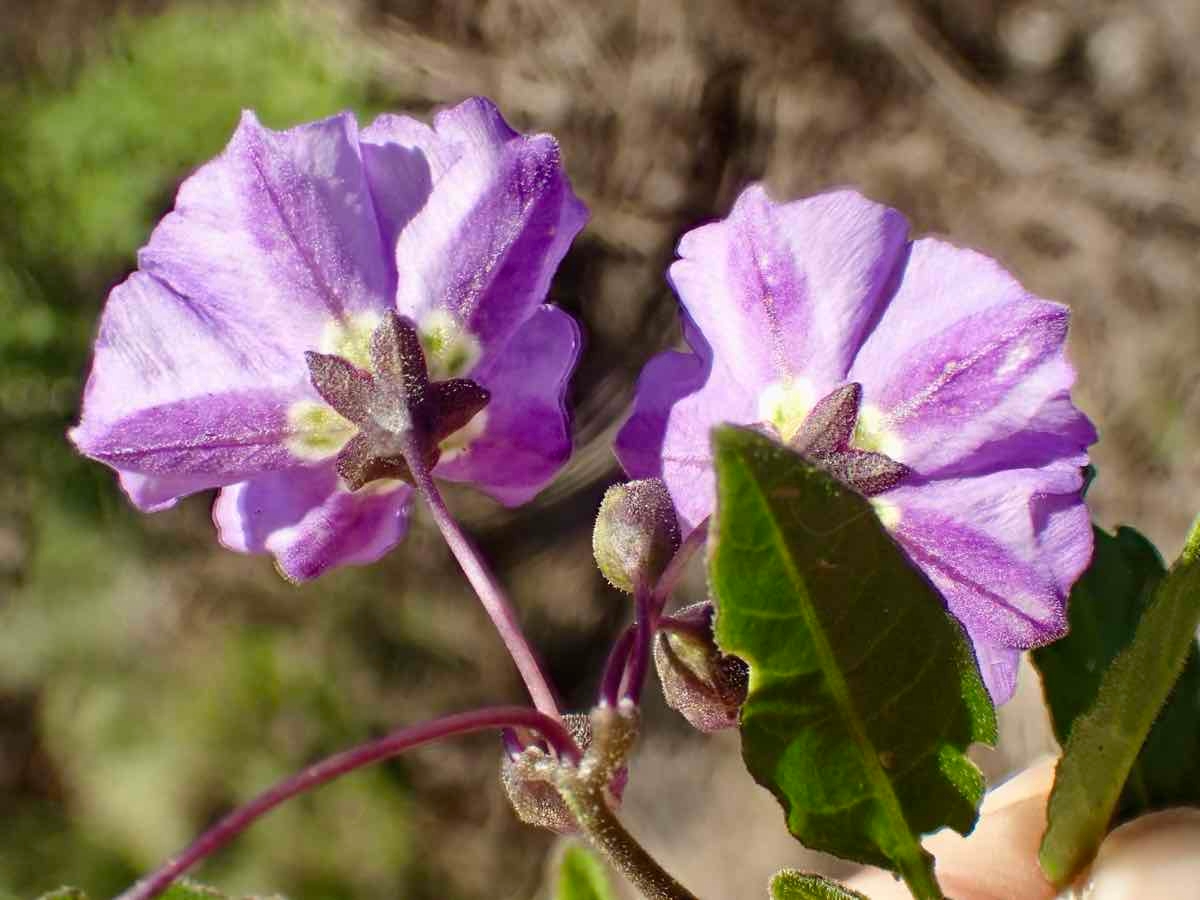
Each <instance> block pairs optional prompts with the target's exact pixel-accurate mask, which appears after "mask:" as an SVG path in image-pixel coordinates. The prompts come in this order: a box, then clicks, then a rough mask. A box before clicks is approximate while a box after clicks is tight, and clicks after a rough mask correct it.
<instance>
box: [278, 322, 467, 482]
mask: <svg viewBox="0 0 1200 900" xmlns="http://www.w3.org/2000/svg"><path fill="white" fill-rule="evenodd" d="M436 324H437V323H435V325H436ZM439 330H440V333H441V335H442V338H441V342H440V344H439V343H437V342H435V349H438V350H441V351H447V349H448V348H449V349H450V350H454V351H455V352H453V353H449V354H448V353H446V352H443V354H442V359H443V361H446V360H447V359H449V361H450V363H451V364H452V365H453V366H454V367H456V368H457V367H460V366H462V365H470V364H471V362H473V360H470V359H469V356H470V354H469V353H468V352H464V351H463V349H462V348H464V347H465V348H466V349H467V350H469V349H470V344H464V343H463V342H462V341H461V340H458V339H457V337H456V335H454V334H450V335H449V336H448V335H447V331H446V323H444V322H443V323H441V324H440V325H438V327H437V328H435V331H439ZM462 331H465V329H462ZM423 336H424V335H423V333H422V332H421V330H420V329H418V328H417V326H416V325H415V324H414V323H413V322H412V321H411V320H409V319H406V318H403V317H402V316H399V315H397V314H395V313H389V314H388V315H386V316H364V317H358V318H355V319H352V320H350V321H349V322H348V323H346V324H345V325H342V324H339V325H337V326H334V327H332V328H327V329H326V332H325V334H324V335H323V336H322V342H321V346H322V348H323V349H327V350H328V351H337V352H320V353H318V352H309V353H307V354H306V358H307V360H308V369H309V377H310V379H311V381H312V384H313V387H315V388H316V390H317V393H318V394H320V396H321V399H322V400H324V401H325V402H324V403H317V402H313V401H308V400H305V401H301V402H299V403H296V404H293V406H292V408H291V409H290V410H289V411H288V421H289V425H290V426H291V430H292V433H291V435H290V436H289V438H288V449H289V450H290V451H291V452H292V453H293V454H294V455H296V456H297V457H299V458H300V459H304V460H308V461H318V460H323V459H328V458H329V457H331V456H336V457H337V470H338V474H339V475H340V476H341V477H342V479H343V481H344V482H345V483H346V484H347V485H348V486H349V487H350V488H351V490H359V489H361V488H363V487H365V486H367V485H371V486H372V489H375V488H379V487H381V486H382V487H383V488H387V487H394V486H397V485H398V484H399V482H400V481H412V471H411V470H410V468H409V465H410V463H411V464H412V465H413V466H416V465H418V461H419V464H420V465H421V466H422V467H429V468H432V467H433V466H435V465H436V464H437V463H438V461H439V460H440V459H441V457H442V454H443V452H444V451H448V452H450V453H453V454H454V455H457V454H459V453H462V452H463V451H464V450H465V449H466V448H467V446H468V445H469V444H470V442H471V441H472V440H473V439H474V438H476V437H478V436H479V434H480V433H482V431H483V427H484V420H483V419H482V417H481V416H480V415H479V414H480V413H481V412H482V411H483V408H484V406H486V404H487V402H488V392H487V391H486V390H484V389H483V388H481V387H480V386H479V385H478V384H476V383H475V382H473V381H470V380H469V379H466V378H448V379H441V380H436V381H435V380H432V379H431V378H430V372H429V368H428V364H427V362H426V353H425V349H424V346H423V344H424V341H423ZM467 338H468V340H470V341H473V338H470V336H469V335H468V336H467ZM455 348H458V349H457V350H456V349H455Z"/></svg>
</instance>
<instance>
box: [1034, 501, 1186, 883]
mask: <svg viewBox="0 0 1200 900" xmlns="http://www.w3.org/2000/svg"><path fill="white" fill-rule="evenodd" d="M1197 626H1200V520H1198V521H1197V522H1196V524H1195V525H1193V526H1192V532H1191V534H1190V535H1189V537H1188V541H1187V545H1186V546H1185V547H1184V550H1183V553H1182V554H1181V555H1180V557H1179V559H1178V560H1176V562H1175V565H1173V566H1172V567H1171V571H1170V572H1168V573H1167V575H1166V577H1165V578H1163V579H1162V580H1161V581H1160V582H1159V583H1158V586H1157V588H1156V589H1155V590H1154V595H1153V599H1152V601H1151V602H1150V604H1149V606H1147V607H1146V609H1145V610H1144V612H1142V614H1141V616H1140V619H1139V620H1138V623H1137V628H1136V630H1135V631H1134V634H1133V638H1132V639H1131V640H1130V641H1129V644H1128V646H1126V647H1125V648H1124V649H1123V650H1121V651H1120V653H1119V654H1118V655H1117V657H1116V659H1115V661H1114V662H1113V663H1112V665H1111V666H1109V667H1108V668H1107V670H1106V671H1105V672H1104V674H1103V676H1102V677H1101V679H1100V684H1099V688H1098V690H1097V692H1096V697H1095V700H1094V702H1093V703H1091V704H1090V705H1089V706H1088V708H1087V711H1086V712H1083V713H1082V714H1081V715H1079V716H1078V718H1076V719H1075V720H1074V723H1073V724H1072V725H1071V728H1070V733H1069V735H1068V737H1067V743H1066V746H1065V747H1064V749H1063V756H1062V759H1061V760H1060V761H1059V764H1058V772H1057V775H1056V777H1055V781H1054V789H1053V791H1051V793H1050V804H1049V808H1048V810H1047V819H1048V825H1047V828H1046V834H1045V836H1044V837H1043V839H1042V847H1041V852H1040V854H1039V858H1040V860H1041V864H1042V869H1043V870H1044V871H1045V873H1046V875H1047V876H1048V877H1049V878H1050V880H1051V881H1053V882H1054V883H1055V884H1059V885H1063V884H1066V883H1067V882H1069V881H1070V880H1071V879H1072V878H1073V877H1074V876H1075V875H1076V874H1077V873H1078V872H1079V871H1080V870H1081V869H1082V868H1083V867H1084V866H1085V865H1086V864H1087V862H1088V860H1090V859H1091V858H1092V856H1093V855H1094V854H1095V852H1096V848H1097V847H1098V846H1099V844H1100V841H1101V840H1102V839H1103V837H1104V834H1105V832H1106V831H1107V829H1108V827H1109V824H1110V823H1111V821H1112V818H1113V815H1114V814H1115V813H1116V811H1117V809H1118V805H1119V803H1120V802H1121V797H1122V791H1123V790H1124V789H1125V788H1126V784H1127V781H1128V782H1129V785H1130V788H1129V789H1130V790H1131V791H1133V792H1135V795H1136V792H1139V791H1141V790H1142V789H1143V787H1144V784H1143V785H1141V786H1139V783H1138V782H1139V781H1140V780H1144V779H1146V778H1149V779H1157V777H1158V776H1157V774H1156V773H1152V772H1150V765H1152V764H1153V765H1160V764H1164V763H1161V762H1159V760H1170V759H1173V758H1174V757H1175V756H1176V755H1177V754H1179V753H1180V749H1179V748H1172V747H1169V746H1165V745H1164V744H1166V743H1169V739H1168V737H1166V736H1160V737H1158V738H1157V739H1156V743H1155V744H1147V743H1146V742H1147V737H1148V736H1149V735H1150V731H1151V726H1152V725H1153V724H1154V721H1155V718H1156V717H1158V714H1159V710H1160V709H1162V708H1163V704H1164V701H1166V699H1167V696H1168V695H1169V694H1170V692H1171V689H1172V688H1173V687H1174V686H1175V685H1176V683H1177V681H1179V680H1180V676H1181V675H1183V676H1184V677H1185V680H1187V681H1188V682H1189V684H1187V685H1181V688H1184V690H1181V691H1180V694H1179V696H1180V698H1181V699H1179V700H1178V701H1177V702H1178V703H1179V704H1182V706H1181V707H1180V708H1179V709H1174V707H1176V703H1172V704H1171V707H1170V708H1168V709H1167V710H1166V713H1165V714H1164V716H1163V718H1162V720H1161V721H1162V722H1163V723H1165V724H1164V727H1165V728H1167V729H1174V728H1177V727H1178V728H1180V729H1181V732H1180V733H1181V734H1184V735H1188V734H1190V735H1191V736H1192V737H1191V739H1193V740H1194V739H1195V730H1194V729H1195V728H1196V704H1197V696H1196V695H1197V691H1196V684H1195V679H1196V675H1195V674H1187V672H1186V671H1185V670H1186V669H1187V667H1188V666H1189V665H1194V664H1192V663H1189V660H1190V659H1194V655H1195V652H1196V641H1195V637H1194V636H1195V634H1196V628H1197ZM1192 672H1193V673H1194V668H1193V669H1192ZM1188 691H1190V692H1191V696H1187V692H1188ZM1176 717H1178V719H1176ZM1143 745H1145V746H1146V752H1147V753H1149V754H1151V756H1150V757H1149V759H1147V758H1145V757H1144V758H1143V761H1145V762H1146V763H1147V764H1146V765H1143V766H1141V767H1140V768H1139V767H1138V766H1137V763H1138V757H1139V754H1140V753H1141V752H1143ZM1188 752H1189V750H1188V748H1187V747H1186V746H1185V747H1184V748H1183V749H1182V753H1183V754H1184V756H1183V757H1182V758H1183V759H1184V760H1185V762H1183V763H1182V766H1183V768H1184V770H1185V771H1186V770H1187V769H1188V768H1190V766H1194V765H1195V764H1196V763H1195V758H1194V756H1193V757H1192V758H1191V759H1190V760H1189V759H1188V758H1187V756H1186V754H1187V753H1188ZM1191 752H1193V753H1194V751H1191ZM1150 760H1153V761H1154V762H1153V763H1151V761H1150ZM1131 774H1135V779H1134V780H1133V781H1129V779H1130V775H1131ZM1163 774H1164V775H1165V776H1166V777H1167V778H1170V777H1171V775H1172V773H1163ZM1155 783H1157V782H1155Z"/></svg>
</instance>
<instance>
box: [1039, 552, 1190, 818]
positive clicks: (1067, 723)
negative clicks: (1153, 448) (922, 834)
mask: <svg viewBox="0 0 1200 900" xmlns="http://www.w3.org/2000/svg"><path fill="white" fill-rule="evenodd" d="M1094 532H1095V541H1096V551H1095V554H1094V556H1093V557H1092V564H1091V566H1089V567H1088V570H1087V571H1086V572H1085V573H1084V574H1083V577H1082V578H1080V579H1079V581H1078V582H1077V583H1076V585H1075V587H1074V588H1073V589H1072V591H1071V602H1070V604H1069V605H1068V608H1067V609H1068V614H1069V616H1070V625H1071V630H1070V632H1069V633H1068V634H1067V636H1066V637H1065V638H1063V639H1062V640H1060V641H1056V642H1055V643H1053V644H1051V645H1050V646H1048V647H1043V648H1041V649H1039V650H1035V651H1034V652H1033V662H1034V664H1035V665H1036V666H1037V667H1038V669H1039V671H1040V672H1041V673H1042V685H1043V689H1044V691H1045V694H1046V703H1047V704H1048V706H1049V707H1050V715H1051V718H1052V720H1053V722H1054V733H1055V736H1056V737H1057V738H1058V741H1059V743H1060V744H1062V745H1063V746H1066V744H1067V740H1068V737H1069V735H1070V733H1071V728H1072V726H1073V724H1074V723H1075V720H1076V719H1077V718H1078V717H1079V716H1081V715H1083V714H1084V713H1085V712H1087V711H1088V710H1089V709H1090V708H1091V707H1092V706H1093V705H1094V704H1095V702H1096V696H1097V694H1098V693H1099V690H1100V680H1101V679H1102V678H1103V676H1104V673H1105V672H1107V671H1108V667H1109V666H1110V665H1111V664H1112V661H1113V660H1114V659H1115V658H1116V656H1117V654H1118V653H1120V652H1121V650H1123V649H1124V648H1125V646H1126V645H1127V644H1128V643H1129V641H1130V639H1131V638H1132V637H1133V633H1134V630H1135V629H1136V628H1137V624H1138V620H1139V619H1140V618H1141V616H1142V614H1143V613H1144V612H1145V611H1146V608H1147V606H1149V604H1150V600H1151V599H1152V598H1153V596H1154V589H1155V588H1156V587H1157V586H1158V584H1159V582H1160V581H1161V580H1162V578H1163V576H1164V575H1166V568H1165V566H1163V563H1162V558H1161V557H1160V556H1159V555H1158V551H1157V550H1155V548H1154V545H1153V544H1151V543H1150V541H1148V540H1147V539H1146V538H1145V537H1143V536H1142V535H1141V534H1139V533H1138V532H1137V531H1135V530H1134V529H1132V528H1118V529H1117V531H1116V534H1114V535H1110V534H1108V533H1106V532H1104V531H1103V530H1101V529H1099V528H1096V529H1094ZM1179 804H1190V805H1200V653H1198V652H1197V648H1196V645H1195V644H1194V643H1193V645H1192V649H1191V651H1190V652H1189V653H1188V655H1187V661H1186V663H1185V664H1184V668H1183V674H1182V675H1181V676H1180V678H1179V680H1178V682H1177V683H1176V685H1175V689H1174V691H1173V692H1172V694H1171V696H1170V699H1168V701H1167V703H1166V705H1165V706H1164V707H1163V709H1162V711H1161V712H1160V713H1159V715H1158V718H1157V719H1156V720H1155V723H1154V726H1153V727H1152V728H1151V730H1150V734H1149V736H1148V737H1147V738H1146V742H1145V744H1144V745H1143V746H1142V749H1141V752H1140V753H1139V754H1138V757H1137V760H1136V761H1135V762H1134V764H1133V768H1132V769H1131V770H1130V773H1129V777H1128V778H1127V779H1126V782H1125V788H1124V790H1123V791H1122V792H1121V797H1120V800H1119V801H1118V803H1117V810H1116V819H1115V822H1116V823H1120V822H1124V821H1128V820H1129V819H1132V818H1135V817H1136V816H1139V815H1141V814H1143V813H1146V812H1149V811H1151V810H1155V809H1163V808H1165V807H1168V806H1174V805H1179Z"/></svg>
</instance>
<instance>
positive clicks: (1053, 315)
mask: <svg viewBox="0 0 1200 900" xmlns="http://www.w3.org/2000/svg"><path fill="white" fill-rule="evenodd" d="M907 233H908V223H907V222H906V221H905V219H904V217H903V216H901V215H900V214H899V213H898V212H896V211H895V210H892V209H888V208H886V207H884V206H880V205H878V204H876V203H872V202H870V201H869V200H866V199H865V198H863V197H862V196H860V195H859V194H857V193H854V192H852V191H836V192H833V193H828V194H822V195H820V196H817V197H812V198H809V199H807V200H800V201H797V202H794V203H784V204H778V203H774V202H772V201H771V200H770V199H769V198H768V197H767V195H766V193H765V192H764V191H763V189H762V188H761V187H757V186H755V187H751V188H749V189H748V190H747V191H746V192H745V193H743V194H742V196H741V197H740V198H739V199H738V201H737V203H736V205H735V206H734V209H733V212H732V213H731V214H730V216H729V218H728V219H725V220H724V221H720V222H715V223H713V224H711V225H705V226H703V227H701V228H697V229H695V230H694V231H691V232H689V233H688V234H686V235H685V236H684V237H683V240H682V241H681V242H680V244H679V255H680V257H681V258H680V259H679V260H678V261H677V262H675V263H674V264H673V265H672V266H671V270H670V278H671V281H672V283H673V285H674V287H675V290H676V292H677V293H678V294H679V296H680V298H681V300H682V303H683V307H684V311H683V321H684V335H685V337H686V339H687V342H688V344H689V345H690V346H691V348H692V351H693V352H692V353H673V352H671V353H663V354H661V355H660V356H658V357H656V358H654V359H653V360H651V361H650V363H649V364H648V365H647V366H646V368H645V370H644V371H643V373H642V376H641V379H640V380H639V382H638V391H637V400H636V404H635V408H634V412H633V414H632V416H631V417H630V419H629V420H628V422H626V424H625V425H624V427H623V428H622V430H621V432H620V434H619V435H618V437H617V442H616V451H617V455H618V457H619V458H620V460H621V463H622V465H623V466H624V467H625V469H626V471H627V472H628V473H629V475H630V476H631V477H634V478H647V477H653V476H658V477H661V478H662V479H663V480H664V481H666V483H667V486H668V488H669V490H670V492H671V495H672V497H673V498H674V500H675V504H676V507H677V510H678V513H679V516H680V519H681V522H682V524H683V526H684V529H685V531H686V530H690V528H692V527H693V526H695V525H696V524H697V523H698V522H700V521H701V520H702V519H703V518H704V517H705V516H707V515H708V514H709V513H710V512H711V510H712V508H713V502H714V475H713V468H712V458H711V452H710V449H709V432H710V430H711V429H712V427H713V426H714V425H716V424H718V423H721V422H733V423H738V424H752V423H758V424H761V425H763V426H764V427H767V428H769V429H771V430H772V431H773V432H774V433H775V434H777V435H778V436H779V438H780V439H781V440H783V441H785V442H788V443H790V444H791V445H792V446H794V447H796V448H797V449H799V450H801V451H802V452H804V453H805V454H806V455H808V456H809V457H810V458H811V459H813V460H814V461H816V462H818V463H820V464H823V465H824V466H825V467H826V468H827V469H829V470H830V471H831V472H833V473H834V474H836V475H838V476H839V477H840V478H842V480H843V481H846V482H847V483H849V484H850V485H851V486H853V487H855V488H857V489H858V490H859V491H861V492H862V493H863V494H865V495H867V496H869V497H871V498H872V500H873V502H874V504H875V506H876V509H877V510H878V512H879V515H880V518H881V520H882V521H883V522H884V524H885V525H886V526H887V527H888V528H889V530H890V531H891V533H892V534H893V536H894V537H895V538H896V540H897V541H898V542H899V543H900V545H901V546H902V547H903V548H904V549H905V550H906V551H907V553H908V554H909V556H910V557H911V558H912V560H913V561H914V562H915V563H916V564H917V565H918V566H919V567H920V568H921V569H922V570H923V571H924V572H925V573H926V575H927V576H928V577H929V578H930V579H931V580H932V582H933V583H934V584H935V585H936V586H937V587H938V589H939V590H940V591H941V592H942V594H943V596H944V597H945V599H946V602H947V604H948V606H949V609H950V611H951V612H952V613H953V614H954V615H955V616H956V617H957V618H958V619H959V621H961V622H962V624H963V625H964V627H965V628H966V629H967V632H968V634H969V635H970V637H971V639H972V641H973V642H974V645H975V651H976V654H977V657H978V659H979V663H980V667H981V669H982V672H983V676H984V680H985V681H986V683H987V685H988V688H989V690H990V691H991V693H992V696H993V698H994V699H995V700H996V701H997V702H1003V701H1005V700H1007V699H1008V698H1009V697H1010V696H1011V695H1012V692H1013V689H1014V687H1015V681H1016V669H1017V662H1018V659H1019V656H1020V651H1021V650H1022V649H1025V648H1029V647H1035V646H1039V645H1041V644H1045V643H1048V642H1050V641H1052V640H1055V639H1056V638H1058V637H1061V636H1062V635H1063V633H1064V632H1065V631H1066V627H1067V624H1066V615H1065V604H1066V596H1067V593H1068V591H1069V590H1070V587H1071V584H1072V583H1073V582H1074V581H1075V579H1076V578H1077V577H1078V576H1079V574H1080V573H1081V572H1082V570H1083V569H1084V567H1085V566H1086V565H1087V563H1088V560H1089V559H1090V557H1091V547H1092V533H1091V527H1090V525H1089V520H1088V513H1087V510H1086V509H1085V507H1084V505H1083V502H1082V499H1081V496H1080V493H1081V487H1082V483H1083V482H1082V475H1081V466H1083V465H1085V464H1086V462H1087V454H1086V448H1087V446H1088V445H1089V444H1091V443H1092V442H1094V441H1095V439H1096V433H1095V430H1094V429H1093V428H1092V425H1091V423H1090V422H1089V421H1088V420H1087V418H1086V417H1085V416H1084V415H1083V414H1082V413H1080V412H1079V410H1077V409H1076V408H1075V407H1074V406H1073V405H1072V403H1071V396H1070V388H1071V384H1072V382H1073V381H1074V371H1073V369H1072V368H1071V366H1070V364H1069V363H1068V362H1067V360H1066V357H1065V355H1064V341H1065V338H1066V334H1067V316H1068V314H1067V309H1066V308H1065V307H1063V306H1060V305H1058V304H1055V303H1049V302H1047V301H1045V300H1040V299H1038V298H1037V297H1034V296H1032V295H1030V294H1029V293H1028V292H1027V291H1025V290H1024V289H1023V288H1022V287H1021V286H1020V285H1019V284H1018V283H1017V282H1016V281H1015V280H1014V279H1013V278H1012V276H1011V275H1009V274H1008V273H1007V272H1005V271H1004V270H1003V269H1002V268H1001V267H1000V266H999V265H997V264H996V263H995V262H994V261H993V260H991V259H989V258H987V257H986V256H983V255H981V254H979V253H975V252H972V251H970V250H964V249H962V248H959V247H955V246H952V245H950V244H948V243H946V242H944V241H940V240H936V239H934V238H924V239H921V240H917V241H909V240H908V237H907Z"/></svg>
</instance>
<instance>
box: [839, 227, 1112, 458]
mask: <svg viewBox="0 0 1200 900" xmlns="http://www.w3.org/2000/svg"><path fill="white" fill-rule="evenodd" d="M1067 319H1068V310H1067V308H1066V307H1064V306H1060V305H1059V304H1057V303H1050V302H1047V301H1044V300H1039V299H1037V298H1035V297H1032V296H1030V295H1029V294H1027V293H1026V292H1025V291H1024V290H1023V289H1022V288H1021V286H1020V285H1019V284H1017V282H1016V281H1015V280H1013V278H1012V277H1011V276H1010V275H1009V274H1008V273H1007V272H1005V271H1004V270H1003V269H1002V268H1000V266H998V265H997V264H996V263H995V262H993V261H992V260H990V259H988V258H987V257H985V256H982V255H980V254H978V253H974V252H972V251H970V250H963V249H961V248H958V247H954V246H952V245H950V244H947V243H945V242H943V241H938V240H932V239H926V240H920V241H917V242H916V243H915V244H914V245H913V249H912V253H911V254H910V257H909V261H908V265H907V267H906V268H905V270H904V275H903V279H902V281H901V283H900V286H899V288H898V289H897V291H896V294H895V296H894V297H893V298H892V300H891V302H890V303H889V304H888V306H887V308H886V309H885V310H884V312H883V315H882V316H881V318H880V320H879V324H878V325H877V327H876V328H875V330H874V331H873V332H872V333H871V335H870V337H869V338H868V339H867V340H866V342H865V343H864V345H863V348H862V350H861V352H860V353H859V355H858V358H857V359H856V360H855V363H854V367H853V369H852V370H851V378H852V379H853V380H855V381H859V382H861V383H862V385H863V394H864V404H866V405H867V406H870V407H874V419H875V422H876V427H877V428H878V429H879V430H880V431H881V433H886V435H887V437H886V447H887V451H886V452H888V453H889V455H891V456H893V457H894V458H896V459H898V460H900V461H901V462H904V463H906V464H907V465H909V466H911V467H913V468H914V469H916V470H917V471H918V472H920V473H921V474H923V475H926V476H929V477H935V476H936V477H953V476H960V475H969V474H975V473H986V472H991V471H995V470H997V469H1001V468H1010V467H1014V466H1022V467H1037V466H1041V465H1045V464H1047V463H1050V462H1053V461H1055V460H1060V459H1068V460H1072V461H1073V462H1074V463H1075V464H1082V463H1083V462H1085V461H1086V457H1085V456H1084V450H1085V448H1086V447H1087V446H1088V445H1089V444H1091V443H1092V442H1094V441H1095V439H1096V433H1095V430H1094V429H1093V427H1092V425H1091V423H1090V422H1089V421H1088V420H1087V418H1086V417H1085V416H1084V415H1083V414H1082V413H1080V412H1079V411H1078V410H1077V409H1076V408H1075V407H1074V406H1073V405H1072V403H1071V394H1070V390H1071V385H1072V383H1073V382H1074V380H1075V373H1074V370H1073V369H1072V368H1071V365H1070V364H1069V363H1068V362H1067V360H1066V356H1065V341H1066V334H1067Z"/></svg>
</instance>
